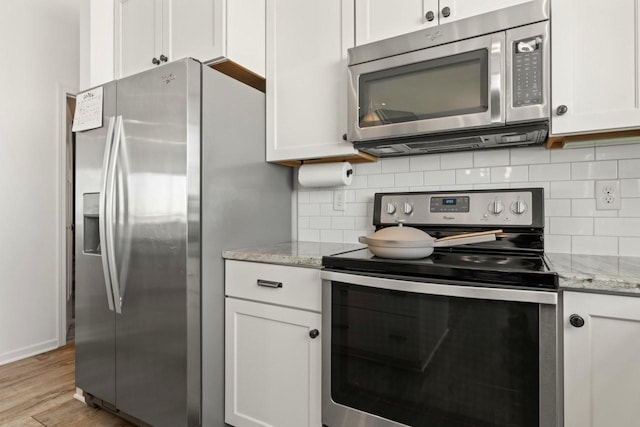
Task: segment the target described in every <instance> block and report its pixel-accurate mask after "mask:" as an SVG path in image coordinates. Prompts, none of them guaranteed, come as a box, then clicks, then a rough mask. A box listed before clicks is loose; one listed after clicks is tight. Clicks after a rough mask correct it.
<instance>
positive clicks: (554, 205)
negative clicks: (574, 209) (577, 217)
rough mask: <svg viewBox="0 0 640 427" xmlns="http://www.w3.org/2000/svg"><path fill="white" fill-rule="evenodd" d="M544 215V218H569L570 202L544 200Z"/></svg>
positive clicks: (564, 200)
mask: <svg viewBox="0 0 640 427" xmlns="http://www.w3.org/2000/svg"><path fill="white" fill-rule="evenodd" d="M544 214H545V215H546V216H551V217H554V216H571V200H566V199H546V200H545V201H544Z"/></svg>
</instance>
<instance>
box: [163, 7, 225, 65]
mask: <svg viewBox="0 0 640 427" xmlns="http://www.w3.org/2000/svg"><path fill="white" fill-rule="evenodd" d="M170 2H171V6H170V9H171V11H170V14H169V31H168V44H169V49H165V50H168V53H165V55H168V56H169V57H170V58H171V59H172V60H174V59H182V58H186V57H190V58H195V59H197V60H199V61H202V62H207V61H210V60H213V59H217V58H221V57H223V56H225V49H224V43H223V40H224V39H223V37H224V36H223V29H224V28H223V27H224V26H223V22H224V21H223V19H225V15H224V10H225V8H224V6H225V3H226V0H170Z"/></svg>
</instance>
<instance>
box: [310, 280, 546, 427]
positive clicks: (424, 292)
mask: <svg viewBox="0 0 640 427" xmlns="http://www.w3.org/2000/svg"><path fill="white" fill-rule="evenodd" d="M322 278H323V285H322V286H323V290H322V292H323V295H322V307H323V313H322V324H323V330H324V338H323V341H322V346H323V348H322V423H323V424H324V425H326V426H329V427H352V426H363V427H364V426H367V427H389V426H430V427H463V426H465V427H467V426H492V427H507V426H508V427H525V426H526V427H534V426H535V427H538V426H546V427H553V426H557V425H558V399H559V392H558V390H559V388H558V368H557V362H558V357H557V348H558V346H557V323H556V322H557V293H555V292H544V291H528V290H515V289H500V288H487V287H474V286H464V285H445V284H436V283H423V282H411V281H405V280H395V279H386V278H379V277H370V276H361V275H355V274H346V273H339V272H332V271H323V272H322Z"/></svg>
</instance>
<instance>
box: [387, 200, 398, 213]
mask: <svg viewBox="0 0 640 427" xmlns="http://www.w3.org/2000/svg"><path fill="white" fill-rule="evenodd" d="M395 212H396V205H394V204H393V203H387V213H388V214H389V215H393V214H394V213H395Z"/></svg>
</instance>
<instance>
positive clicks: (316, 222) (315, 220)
mask: <svg viewBox="0 0 640 427" xmlns="http://www.w3.org/2000/svg"><path fill="white" fill-rule="evenodd" d="M308 228H312V229H318V230H323V229H324V230H329V229H331V217H330V216H311V217H309V227H308Z"/></svg>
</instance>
